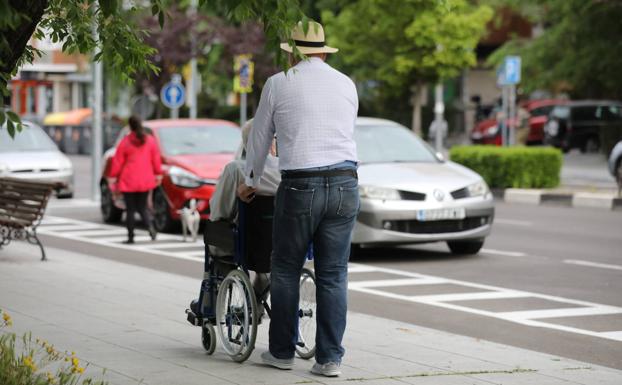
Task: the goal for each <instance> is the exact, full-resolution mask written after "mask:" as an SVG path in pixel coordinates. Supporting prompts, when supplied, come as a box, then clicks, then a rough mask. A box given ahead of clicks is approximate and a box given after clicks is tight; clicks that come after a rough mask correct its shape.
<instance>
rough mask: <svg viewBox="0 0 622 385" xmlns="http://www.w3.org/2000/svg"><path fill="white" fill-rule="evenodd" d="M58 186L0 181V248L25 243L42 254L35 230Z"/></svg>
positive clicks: (2, 179)
mask: <svg viewBox="0 0 622 385" xmlns="http://www.w3.org/2000/svg"><path fill="white" fill-rule="evenodd" d="M59 187H61V185H60V184H59V183H46V182H31V181H27V180H23V179H16V178H0V248H1V247H3V246H6V245H8V244H9V243H10V242H11V241H12V240H25V241H27V242H28V243H31V244H33V245H38V246H39V248H40V249H41V260H42V261H44V260H45V250H44V249H43V245H42V244H41V241H40V240H39V238H38V237H37V226H39V224H40V223H41V219H42V218H43V213H44V212H45V208H46V206H47V203H48V200H49V199H50V196H51V194H52V191H53V190H54V189H57V188H59Z"/></svg>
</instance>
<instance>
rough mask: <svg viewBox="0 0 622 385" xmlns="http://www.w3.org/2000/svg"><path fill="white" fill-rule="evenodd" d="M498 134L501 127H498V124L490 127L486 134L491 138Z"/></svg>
mask: <svg viewBox="0 0 622 385" xmlns="http://www.w3.org/2000/svg"><path fill="white" fill-rule="evenodd" d="M497 132H499V126H498V125H496V124H495V125H494V126H490V127H488V129H487V130H486V133H487V134H488V135H489V136H494V135H497Z"/></svg>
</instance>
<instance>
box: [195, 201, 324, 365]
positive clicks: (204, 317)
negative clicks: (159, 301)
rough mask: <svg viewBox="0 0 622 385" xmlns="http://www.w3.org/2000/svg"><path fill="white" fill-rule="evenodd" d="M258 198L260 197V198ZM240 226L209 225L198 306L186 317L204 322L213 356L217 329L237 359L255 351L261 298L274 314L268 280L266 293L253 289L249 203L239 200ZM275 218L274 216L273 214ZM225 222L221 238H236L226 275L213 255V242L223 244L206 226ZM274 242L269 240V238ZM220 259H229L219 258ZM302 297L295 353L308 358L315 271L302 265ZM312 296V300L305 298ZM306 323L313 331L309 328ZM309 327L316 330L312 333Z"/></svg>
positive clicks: (312, 351)
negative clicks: (247, 233)
mask: <svg viewBox="0 0 622 385" xmlns="http://www.w3.org/2000/svg"><path fill="white" fill-rule="evenodd" d="M256 199H257V198H256ZM238 208H239V209H238V219H239V220H238V222H239V224H238V225H235V224H231V223H225V222H221V224H219V225H218V224H217V222H216V223H214V222H212V223H211V224H210V225H208V226H206V237H205V262H204V273H203V280H202V281H201V288H200V291H199V299H198V301H197V306H196V307H194V308H193V306H192V305H191V308H190V309H186V315H187V320H188V322H190V323H191V324H192V325H194V326H200V327H201V342H202V345H203V348H204V349H205V350H206V351H207V353H208V354H209V355H211V354H213V353H214V351H215V349H216V340H217V337H216V334H217V333H216V329H217V330H218V336H219V337H218V338H220V340H221V343H222V345H223V348H224V349H225V351H226V353H227V354H228V355H229V356H230V357H231V358H232V359H233V360H234V361H236V362H243V361H245V360H246V359H248V357H249V356H250V354H251V353H252V351H253V349H254V347H255V339H256V337H257V326H258V324H260V323H261V317H262V315H263V314H258V311H259V310H258V309H259V307H258V300H260V301H261V304H262V305H263V308H264V309H265V311H266V313H267V315H268V317H270V316H271V311H270V305H269V304H268V301H267V298H266V294H267V293H268V292H269V290H270V285H269V284H268V285H267V286H266V287H265V288H264V289H263V291H262V293H259V294H258V293H255V290H254V288H253V285H252V284H251V282H250V278H249V277H250V275H249V268H248V266H247V263H246V258H245V257H246V255H247V254H246V246H247V245H246V244H245V242H244V240H245V239H246V238H245V231H246V227H247V221H246V215H247V213H246V212H247V204H245V203H243V202H241V201H238ZM270 220H271V218H270ZM210 226H211V227H212V229H216V228H218V227H216V226H227V227H228V230H229V231H230V235H229V238H228V239H227V234H226V233H227V231H226V230H224V231H223V230H222V229H219V230H218V231H222V232H223V233H225V234H224V238H221V239H224V240H223V242H224V244H225V246H226V247H230V246H231V242H230V241H229V240H230V239H233V246H234V247H233V249H234V255H233V261H232V263H231V265H232V266H235V267H234V268H233V269H231V270H230V271H229V272H228V273H227V274H226V275H223V274H221V273H220V272H219V269H218V268H217V266H216V265H217V258H218V257H212V256H211V255H210V252H209V246H210V245H212V246H216V247H218V246H219V245H223V243H219V242H216V243H218V244H214V243H213V242H210V241H209V240H208V236H207V230H208V228H209V227H210ZM270 246H271V243H270ZM307 259H309V260H311V259H313V249H312V247H311V246H310V248H309V252H308V253H307ZM219 262H220V263H227V262H223V261H219ZM307 288H312V298H310V300H311V301H313V302H311V301H309V298H307V297H306V296H304V298H303V290H304V292H306V289H307ZM300 289H301V292H300V299H299V304H301V305H300V306H299V310H298V317H299V325H298V342H297V344H296V353H297V354H298V356H299V357H301V358H304V359H310V358H312V357H313V356H314V355H315V313H316V310H315V274H314V272H313V271H312V270H310V269H308V268H306V267H304V268H303V270H302V273H301V279H300ZM307 301H308V302H307ZM303 302H304V305H303ZM307 327H309V328H310V330H307ZM309 332H310V333H311V334H312V335H308V334H309Z"/></svg>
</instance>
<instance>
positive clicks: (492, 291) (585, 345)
mask: <svg viewBox="0 0 622 385" xmlns="http://www.w3.org/2000/svg"><path fill="white" fill-rule="evenodd" d="M84 185H86V186H88V185H89V184H88V183H86V184H83V186H84ZM77 196H80V194H78V195H77ZM74 203H75V205H74ZM83 203H84V202H83ZM496 208H497V215H496V219H495V223H494V226H493V233H492V234H491V236H490V237H489V238H488V239H487V241H486V244H485V246H484V249H483V250H482V251H481V252H480V253H479V254H478V255H471V256H464V257H457V256H453V255H451V254H450V253H449V251H448V249H447V247H446V246H445V245H444V244H430V245H420V246H413V247H402V248H385V249H372V250H363V251H362V252H360V253H358V254H357V256H356V258H355V259H354V260H352V261H351V262H352V266H351V274H350V282H351V287H350V289H351V290H350V292H349V296H350V297H349V298H350V302H349V306H350V309H351V310H354V311H357V312H362V313H368V314H373V315H377V316H382V317H387V318H391V319H395V320H400V321H404V322H408V323H413V324H417V325H421V326H426V327H430V328H434V329H440V330H445V331H449V332H452V333H456V334H461V335H466V336H472V337H475V338H482V339H486V340H490V341H495V342H500V343H504V344H509V345H513V346H518V347H523V348H526V349H530V350H536V351H541V352H546V353H551V354H556V355H560V356H565V357H569V358H574V359H578V360H581V361H585V362H590V363H594V364H599V365H605V366H610V367H614V368H617V369H622V296H621V295H620V293H622V279H621V278H622V212H620V211H604V210H589V209H578V208H567V207H551V206H525V205H511V204H506V203H503V202H497V204H496ZM48 214H49V215H50V216H55V217H64V218H75V219H79V220H81V221H86V222H91V223H101V219H100V215H99V212H98V209H97V207H94V206H89V205H88V204H85V205H83V206H81V205H80V203H79V202H72V201H55V202H53V203H52V207H50V209H49V210H48ZM106 231H108V232H110V231H111V230H110V229H108V230H106ZM112 231H113V232H114V230H112ZM44 238H45V240H44V242H45V243H47V244H49V245H51V246H56V247H61V248H67V249H71V250H81V251H83V252H86V253H89V254H93V255H97V256H100V257H107V258H114V259H117V260H121V261H126V262H128V263H135V264H140V265H143V266H148V267H151V268H154V269H161V270H166V271H171V272H175V273H179V274H184V275H189V276H193V277H196V278H197V284H198V279H199V278H200V277H201V272H202V262H201V258H200V257H199V256H198V255H199V254H201V252H200V250H201V249H200V246H195V249H193V250H192V251H191V254H192V253H193V255H194V256H195V257H196V258H195V259H192V258H190V257H187V256H184V257H183V258H182V257H180V255H181V254H179V255H176V257H175V255H174V253H175V251H174V250H172V251H171V257H167V254H166V253H160V254H158V255H157V256H155V255H151V254H149V253H148V251H149V250H150V249H140V250H136V251H133V250H132V249H128V248H127V247H126V248H119V246H118V244H119V243H120V239H115V240H111V241H110V246H108V245H107V244H106V243H105V242H103V243H102V242H99V243H96V244H94V243H83V242H79V241H76V239H71V237H63V236H62V235H61V236H49V235H46V236H44ZM178 250H182V249H178ZM182 251H183V250H182ZM182 251H180V252H179V253H181V252H182ZM197 251H198V252H197ZM187 252H189V251H187ZM188 255H190V254H188ZM175 258H177V259H175ZM370 332H373V331H370Z"/></svg>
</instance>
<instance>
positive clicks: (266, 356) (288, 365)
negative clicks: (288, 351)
mask: <svg viewBox="0 0 622 385" xmlns="http://www.w3.org/2000/svg"><path fill="white" fill-rule="evenodd" d="M261 361H262V362H263V363H264V364H266V365H270V366H274V367H275V368H279V369H283V370H291V369H293V368H294V359H293V358H276V357H275V356H273V355H272V353H270V351H265V352H263V353H261Z"/></svg>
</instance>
